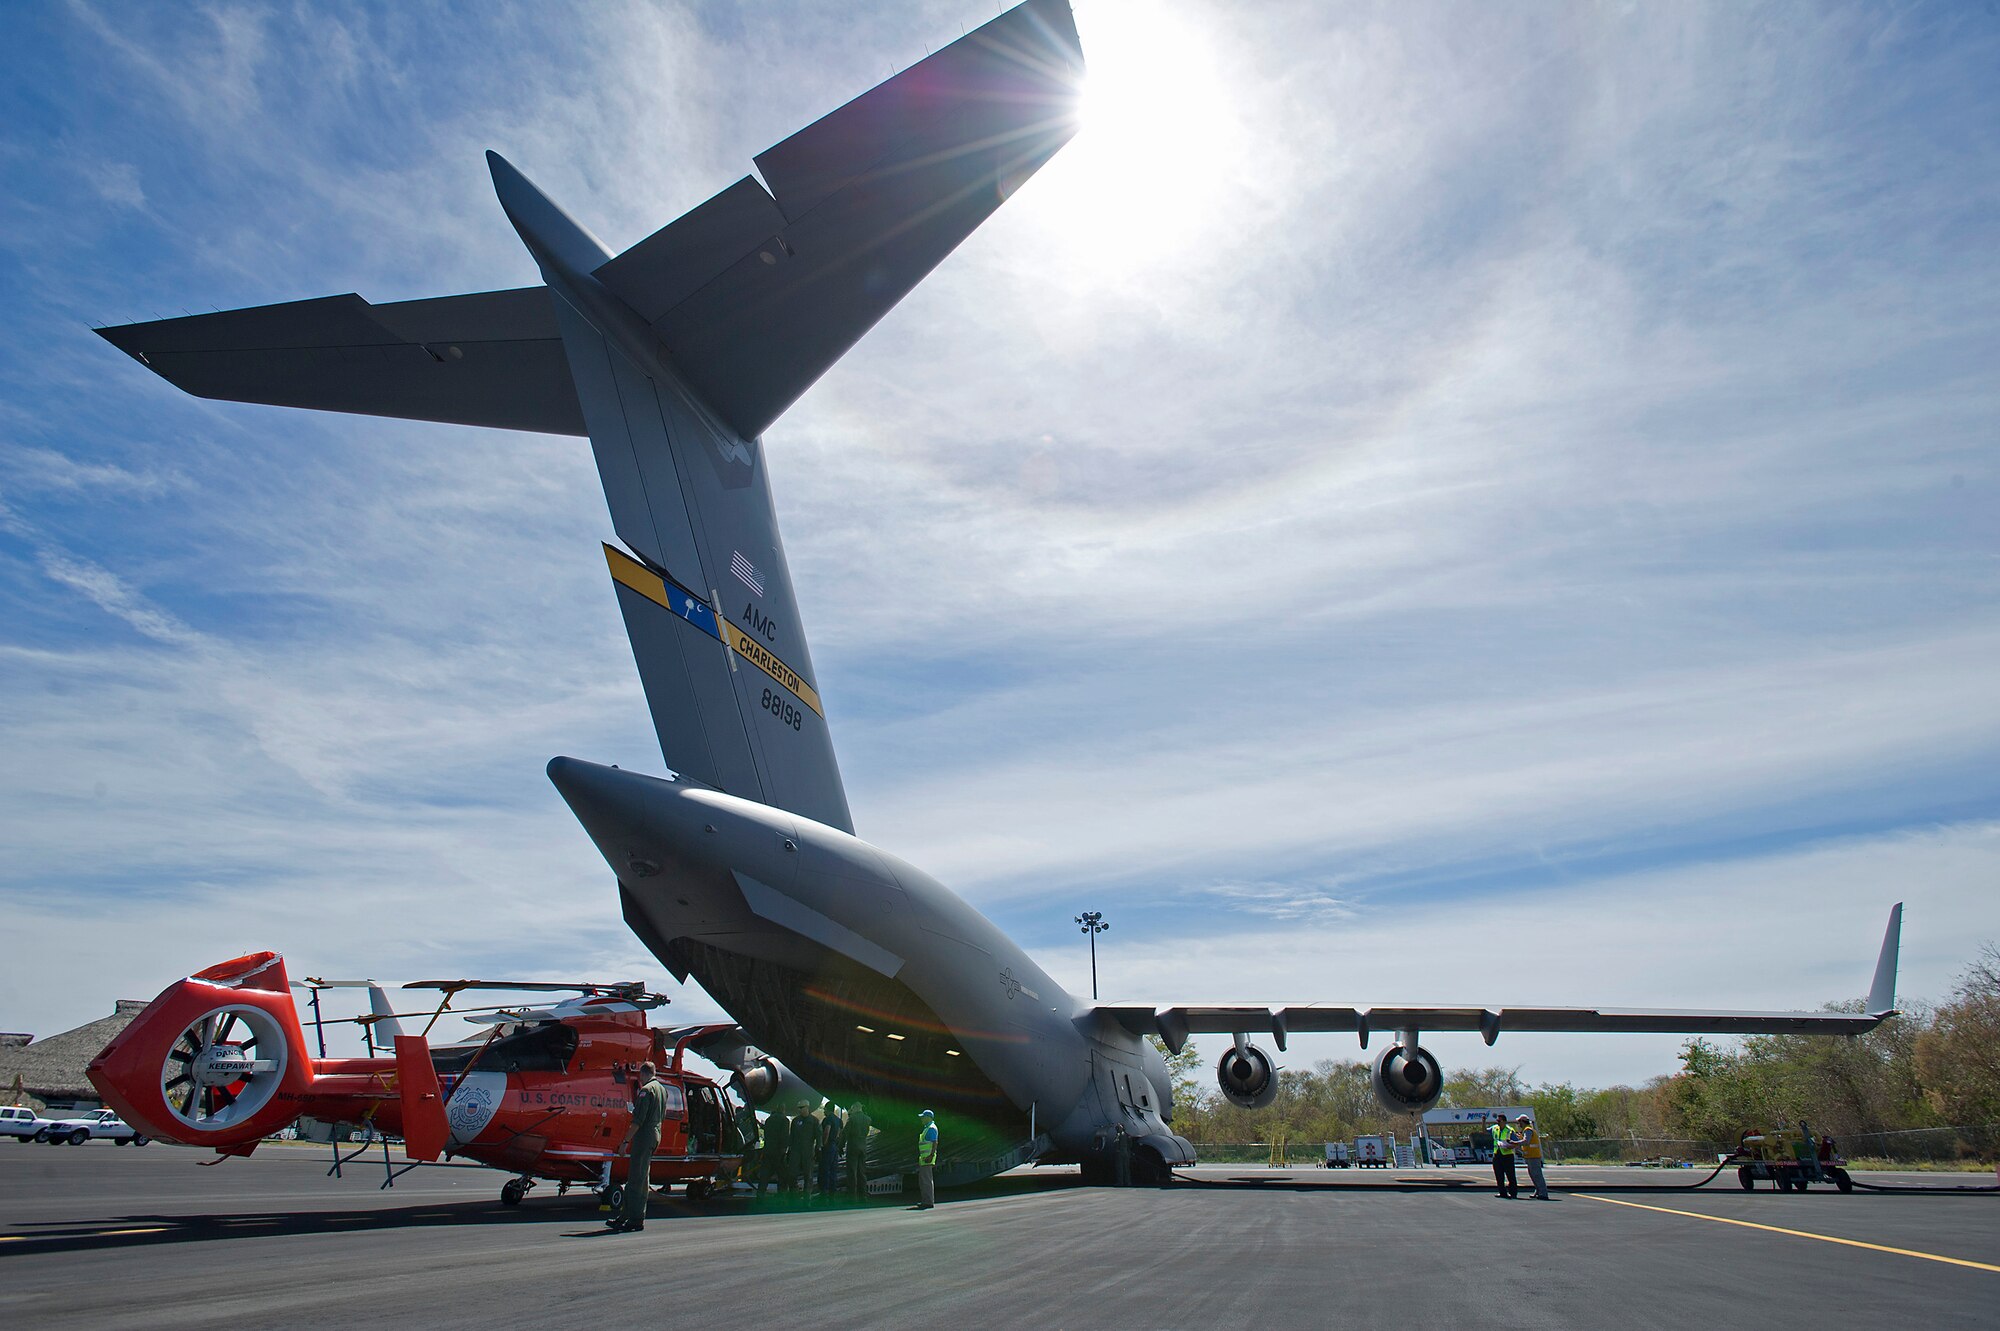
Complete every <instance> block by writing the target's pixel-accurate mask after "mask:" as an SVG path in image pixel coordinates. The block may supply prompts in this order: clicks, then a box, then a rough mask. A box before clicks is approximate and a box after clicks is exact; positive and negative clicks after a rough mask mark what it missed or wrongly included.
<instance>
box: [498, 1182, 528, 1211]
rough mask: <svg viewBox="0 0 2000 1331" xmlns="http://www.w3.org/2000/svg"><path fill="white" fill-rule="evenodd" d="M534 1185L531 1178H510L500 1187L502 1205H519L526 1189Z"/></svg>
mask: <svg viewBox="0 0 2000 1331" xmlns="http://www.w3.org/2000/svg"><path fill="white" fill-rule="evenodd" d="M534 1186H535V1181H534V1180H533V1179H531V1178H510V1179H508V1180H507V1181H506V1183H504V1184H502V1185H501V1188H500V1204H501V1205H502V1206H519V1205H520V1204H521V1199H522V1198H523V1197H526V1196H527V1195H528V1189H530V1188H532V1187H534Z"/></svg>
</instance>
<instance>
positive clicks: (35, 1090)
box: [0, 998, 146, 1101]
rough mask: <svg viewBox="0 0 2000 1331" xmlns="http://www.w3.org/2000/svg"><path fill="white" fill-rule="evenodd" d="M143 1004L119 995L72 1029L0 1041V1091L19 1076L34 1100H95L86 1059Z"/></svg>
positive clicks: (126, 1024) (119, 1029) (24, 1089)
mask: <svg viewBox="0 0 2000 1331" xmlns="http://www.w3.org/2000/svg"><path fill="white" fill-rule="evenodd" d="M145 1007H146V1004H145V1001H144V1000H142V999H135V998H121V999H119V1000H118V1001H117V1003H116V1004H115V1005H114V1006H113V1007H112V1010H111V1015H110V1016H108V1017H100V1018H98V1019H97V1020H96V1021H92V1022H86V1023H85V1024H84V1025H81V1026H79V1027H77V1028H76V1029H75V1030H73V1031H64V1032H63V1033H62V1034H60V1035H51V1036H50V1037H49V1038H48V1039H46V1040H34V1041H31V1042H28V1043H23V1044H18V1045H17V1044H13V1043H8V1044H5V1045H0V1092H4V1091H6V1090H10V1089H11V1088H12V1087H13V1086H14V1084H15V1079H16V1078H19V1080H20V1086H21V1090H22V1091H23V1092H25V1093H26V1094H27V1095H29V1096H31V1097H33V1098H34V1099H37V1100H42V1101H49V1100H95V1099H97V1088H96V1087H94V1086H92V1085H91V1084H90V1079H89V1078H88V1077H86V1076H84V1075H83V1074H84V1069H86V1068H88V1067H89V1066H90V1060H92V1059H93V1058H96V1057H97V1056H98V1055H99V1054H100V1053H102V1052H103V1051H104V1046H105V1045H107V1044H110V1043H111V1041H112V1039H113V1038H114V1037H115V1036H116V1035H117V1034H118V1033H119V1032H120V1031H122V1030H124V1029H125V1028H126V1027H127V1026H129V1025H131V1024H132V1018H134V1017H136V1016H138V1015H139V1013H140V1012H142V1011H144V1010H145Z"/></svg>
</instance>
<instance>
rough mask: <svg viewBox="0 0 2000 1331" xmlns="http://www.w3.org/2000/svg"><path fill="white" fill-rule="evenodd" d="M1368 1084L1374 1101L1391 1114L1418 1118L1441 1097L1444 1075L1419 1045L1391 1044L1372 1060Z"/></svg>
mask: <svg viewBox="0 0 2000 1331" xmlns="http://www.w3.org/2000/svg"><path fill="white" fill-rule="evenodd" d="M1369 1080H1370V1081H1371V1082H1372V1083H1373V1084H1374V1087H1375V1098H1376V1099H1377V1100H1378V1101H1380V1102H1381V1105H1382V1107H1383V1108H1384V1109H1386V1110H1388V1111H1389V1112H1390V1113H1392V1114H1421V1113H1423V1112H1424V1111H1425V1110H1426V1109H1429V1108H1430V1107H1431V1106H1432V1105H1434V1104H1436V1103H1437V1102H1438V1096H1440V1095H1442V1094H1444V1073H1443V1072H1442V1071H1441V1070H1439V1068H1438V1061H1437V1060H1436V1059H1435V1058H1432V1057H1431V1055H1430V1051H1429V1050H1427V1049H1425V1048H1423V1047H1422V1046H1421V1045H1412V1046H1410V1047H1408V1048H1405V1047H1404V1046H1402V1045H1399V1044H1392V1045H1390V1046H1389V1047H1388V1048H1387V1049H1384V1050H1383V1051H1382V1052H1381V1053H1379V1054H1377V1055H1376V1056H1375V1071H1374V1073H1373V1074H1372V1075H1371V1076H1370V1078H1369Z"/></svg>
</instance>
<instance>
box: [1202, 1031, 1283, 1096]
mask: <svg viewBox="0 0 2000 1331" xmlns="http://www.w3.org/2000/svg"><path fill="white" fill-rule="evenodd" d="M1215 1082H1216V1085H1218V1086H1220V1087H1221V1088H1222V1098H1223V1099H1225V1100H1227V1101H1229V1103H1230V1104H1233V1105H1235V1106H1236V1107H1237V1108H1238V1109H1262V1108H1263V1107H1264V1106H1266V1105H1268V1104H1270V1103H1271V1101H1273V1100H1275V1099H1277V1098H1278V1068H1277V1065H1276V1064H1274V1063H1272V1062H1271V1056H1270V1055H1269V1054H1267V1053H1265V1052H1264V1051H1263V1050H1261V1049H1259V1048H1258V1047H1257V1046H1256V1045H1254V1044H1246V1045H1244V1046H1243V1047H1242V1048H1241V1049H1240V1050H1239V1049H1238V1048H1236V1046H1234V1045H1231V1046H1230V1047H1229V1048H1227V1049H1225V1050H1223V1051H1222V1061H1221V1062H1219V1063H1217V1064H1216V1065H1215Z"/></svg>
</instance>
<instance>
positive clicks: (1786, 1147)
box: [1725, 1121, 1854, 1192]
mask: <svg viewBox="0 0 2000 1331" xmlns="http://www.w3.org/2000/svg"><path fill="white" fill-rule="evenodd" d="M1730 1159H1732V1160H1734V1161H1736V1181H1737V1182H1738V1183H1741V1184H1742V1185H1743V1190H1744V1191H1745V1192H1748V1191H1750V1190H1751V1189H1753V1188H1755V1187H1756V1186H1757V1180H1759V1179H1769V1180H1770V1181H1771V1182H1772V1183H1774V1184H1776V1185H1777V1188H1778V1191H1779V1192H1804V1191H1805V1190H1806V1189H1807V1188H1808V1187H1810V1186H1811V1185H1813V1184H1815V1183H1831V1184H1832V1185H1833V1186H1834V1187H1836V1188H1838V1189H1840V1190H1841V1191H1842V1192H1852V1191H1854V1180H1853V1179H1851V1178H1849V1177H1848V1176H1847V1170H1846V1169H1845V1168H1843V1166H1844V1165H1846V1164H1847V1161H1846V1160H1844V1159H1842V1158H1841V1157H1840V1155H1839V1153H1838V1152H1837V1151H1836V1149H1835V1147H1834V1141H1833V1138H1831V1137H1818V1138H1815V1137H1814V1136H1813V1134H1812V1128H1811V1127H1810V1126H1808V1125H1807V1124H1806V1123H1804V1122H1803V1121H1802V1122H1800V1124H1799V1127H1798V1131H1796V1132H1794V1131H1792V1130H1791V1129H1790V1128H1779V1129H1777V1130H1776V1131H1774V1132H1758V1131H1755V1130H1754V1129H1753V1130H1752V1131H1749V1132H1746V1133H1744V1134H1743V1139H1742V1142H1741V1143H1740V1144H1739V1145H1738V1146H1737V1148H1736V1153H1735V1154H1734V1155H1733V1156H1731V1157H1730ZM1725 1163H1727V1162H1725Z"/></svg>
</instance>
